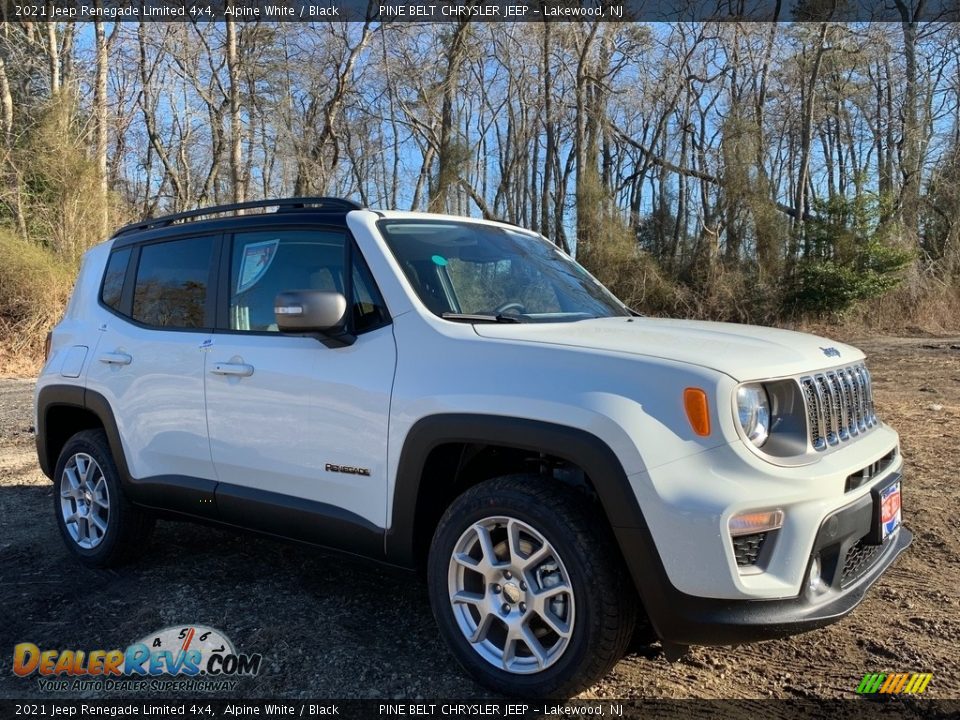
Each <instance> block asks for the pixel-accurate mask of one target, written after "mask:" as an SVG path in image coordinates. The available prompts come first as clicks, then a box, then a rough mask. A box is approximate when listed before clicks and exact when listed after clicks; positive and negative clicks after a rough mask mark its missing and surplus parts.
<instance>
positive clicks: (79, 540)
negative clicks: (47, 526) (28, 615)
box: [53, 430, 153, 567]
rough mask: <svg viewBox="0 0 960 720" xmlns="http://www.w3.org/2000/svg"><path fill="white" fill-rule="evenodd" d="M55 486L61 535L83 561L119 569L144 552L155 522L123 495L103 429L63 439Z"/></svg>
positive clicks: (70, 548) (96, 565)
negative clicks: (113, 566) (64, 441)
mask: <svg viewBox="0 0 960 720" xmlns="http://www.w3.org/2000/svg"><path fill="white" fill-rule="evenodd" d="M53 482H54V495H53V501H54V512H55V513H56V518H57V525H58V526H59V528H60V534H61V535H62V536H63V540H64V542H65V543H66V545H67V548H68V549H69V550H70V551H71V552H72V553H73V554H74V555H76V556H77V557H78V558H79V559H80V560H81V561H82V562H83V563H85V564H87V565H91V566H95V567H106V566H110V565H118V564H120V563H122V562H124V561H126V560H129V559H131V558H132V557H134V556H135V555H137V554H138V553H139V552H140V551H142V550H143V548H144V547H145V545H146V543H147V539H148V537H149V534H150V531H151V529H152V528H153V519H152V517H150V516H149V515H148V514H146V513H145V512H144V511H142V510H140V509H139V508H137V507H134V506H133V505H131V504H130V503H129V502H128V501H127V499H126V497H124V495H123V491H122V489H121V487H120V473H119V472H118V471H117V466H116V463H114V461H113V456H112V455H111V454H110V446H109V444H108V443H107V437H106V435H105V434H104V432H103V431H102V430H84V431H83V432H79V433H77V434H76V435H74V436H73V437H71V438H70V439H69V440H68V441H67V443H66V444H65V445H64V446H63V450H62V451H61V452H60V458H59V459H58V461H57V467H56V471H55V474H54V481H53Z"/></svg>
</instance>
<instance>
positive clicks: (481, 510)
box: [427, 495, 609, 696]
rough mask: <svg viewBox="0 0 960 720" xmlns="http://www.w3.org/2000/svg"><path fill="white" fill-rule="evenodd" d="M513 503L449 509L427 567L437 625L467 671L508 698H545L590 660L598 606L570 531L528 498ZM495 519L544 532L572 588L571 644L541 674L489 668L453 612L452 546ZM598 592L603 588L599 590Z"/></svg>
mask: <svg viewBox="0 0 960 720" xmlns="http://www.w3.org/2000/svg"><path fill="white" fill-rule="evenodd" d="M510 499H511V498H510V497H509V496H505V497H504V500H503V501H491V500H490V499H489V498H483V497H472V498H470V500H468V501H467V504H466V507H464V506H462V505H461V506H460V507H458V508H457V512H456V514H455V515H454V514H452V513H451V512H450V511H449V510H448V512H447V514H445V515H444V517H443V519H442V520H441V521H440V524H439V526H438V528H437V532H436V534H435V536H434V539H433V543H432V545H431V551H430V557H429V559H428V565H427V582H428V588H429V594H430V605H431V607H432V609H433V614H434V618H435V619H436V622H437V624H438V625H439V626H440V629H441V631H442V632H443V634H444V635H445V636H446V637H447V638H448V640H449V641H450V642H449V643H448V644H449V645H450V647H451V650H452V651H453V653H454V656H455V657H456V659H457V661H458V662H459V663H460V665H462V666H463V668H464V669H465V670H466V671H467V672H468V673H470V674H471V675H473V676H474V677H475V678H477V679H478V680H480V681H481V682H482V683H484V684H486V685H487V686H490V687H494V688H497V689H498V690H499V691H501V692H503V693H504V694H506V695H525V696H537V695H545V694H548V690H549V688H552V687H556V686H558V685H563V684H566V682H567V681H568V680H569V679H570V678H572V677H574V676H575V675H576V674H577V672H578V670H579V668H580V667H581V666H582V665H583V664H584V663H585V661H586V660H587V658H588V657H589V653H590V646H591V640H592V639H593V637H594V636H595V633H596V621H597V608H596V607H595V605H594V603H592V602H591V601H590V597H589V595H588V592H589V591H590V588H589V582H588V576H589V569H588V568H587V567H586V564H587V563H586V557H585V556H584V553H583V552H582V551H580V549H579V548H578V547H577V545H576V543H575V542H574V541H573V538H572V536H571V534H570V533H569V531H568V530H566V529H565V528H564V527H563V526H562V525H561V524H560V523H559V522H557V521H556V520H554V519H553V518H550V517H549V516H548V515H546V514H545V513H544V514H538V513H536V511H530V510H528V508H527V507H525V506H526V505H528V504H530V499H529V498H526V497H524V496H522V495H517V496H515V498H513V499H515V502H514V503H512V504H511V502H510ZM454 504H455V505H456V503H454ZM494 516H502V517H509V518H513V519H516V520H520V521H522V522H524V523H527V524H528V525H530V526H531V527H533V528H534V529H535V530H536V531H537V532H539V533H541V534H542V535H543V537H544V538H545V539H546V540H547V542H549V543H550V544H551V545H552V546H553V548H554V549H555V550H556V552H557V554H558V555H559V556H560V559H561V560H562V562H563V566H564V568H565V569H566V571H567V575H568V577H569V579H570V584H571V585H572V587H573V593H574V602H575V617H574V628H573V634H572V636H571V638H570V642H569V644H568V645H567V648H566V649H565V650H564V652H563V656H562V657H561V658H560V659H559V660H557V662H555V663H554V664H553V665H551V666H550V667H548V668H547V669H545V670H542V671H541V672H538V673H533V674H530V675H522V674H516V673H510V672H507V671H506V670H503V669H500V668H497V667H494V666H493V665H491V664H490V663H489V662H487V660H485V659H484V658H483V657H481V656H480V655H479V654H478V653H477V652H476V650H474V649H473V647H472V646H471V645H470V642H469V641H468V640H467V638H465V637H464V636H463V633H462V632H461V630H460V628H459V626H458V625H457V622H456V619H455V617H454V614H453V608H452V606H451V603H450V599H449V592H448V586H447V578H448V569H449V562H450V556H451V553H452V552H453V548H454V547H455V545H456V543H457V541H458V540H459V539H460V536H461V535H462V534H463V532H464V531H465V530H466V529H467V528H468V527H470V526H471V525H473V524H474V523H475V522H477V521H478V520H482V519H484V518H487V517H494ZM608 590H609V589H608ZM599 591H600V592H604V591H605V590H604V589H602V588H601V589H599Z"/></svg>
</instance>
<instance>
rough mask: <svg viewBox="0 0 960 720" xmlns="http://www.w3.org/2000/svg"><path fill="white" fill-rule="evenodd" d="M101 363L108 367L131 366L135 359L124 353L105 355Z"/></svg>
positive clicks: (101, 357) (102, 356)
mask: <svg viewBox="0 0 960 720" xmlns="http://www.w3.org/2000/svg"><path fill="white" fill-rule="evenodd" d="M100 362H102V363H106V364H107V365H129V364H130V363H131V362H133V358H132V357H130V356H129V355H127V354H126V353H122V352H111V353H104V354H103V355H101V356H100Z"/></svg>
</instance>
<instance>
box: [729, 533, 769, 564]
mask: <svg viewBox="0 0 960 720" xmlns="http://www.w3.org/2000/svg"><path fill="white" fill-rule="evenodd" d="M766 539H767V533H765V532H762V533H753V534H752V535H738V536H737V537H735V538H733V554H734V556H735V557H736V558H737V565H739V566H740V567H749V566H751V565H756V564H757V560H759V559H760V550H761V549H762V548H763V542H764V540H766Z"/></svg>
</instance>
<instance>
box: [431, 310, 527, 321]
mask: <svg viewBox="0 0 960 720" xmlns="http://www.w3.org/2000/svg"><path fill="white" fill-rule="evenodd" d="M440 317H442V318H443V319H444V320H454V321H455V322H466V323H521V322H524V321H523V320H521V319H520V318H519V317H517V316H516V315H502V314H501V315H471V314H470V313H452V312H445V313H443V314H442V315H441V316H440Z"/></svg>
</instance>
